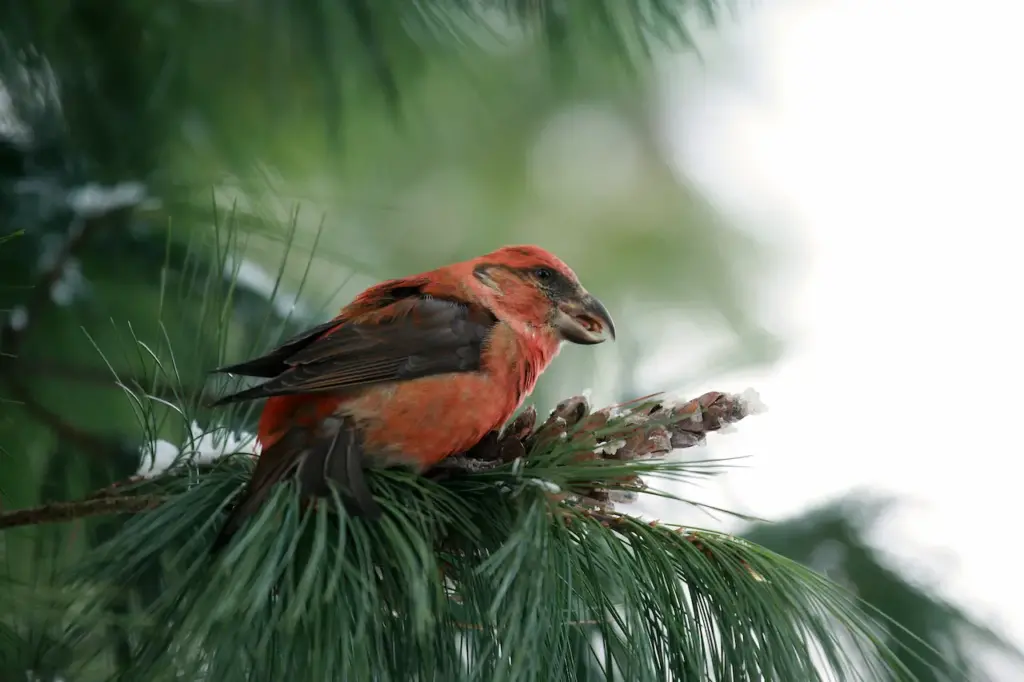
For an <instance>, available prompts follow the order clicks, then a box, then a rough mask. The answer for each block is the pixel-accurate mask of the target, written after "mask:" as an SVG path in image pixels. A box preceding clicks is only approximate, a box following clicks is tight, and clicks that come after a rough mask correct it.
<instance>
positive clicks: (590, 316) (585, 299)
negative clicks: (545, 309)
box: [554, 290, 615, 346]
mask: <svg viewBox="0 0 1024 682" xmlns="http://www.w3.org/2000/svg"><path fill="white" fill-rule="evenodd" d="M554 325H555V328H556V329H558V332H559V333H560V334H561V335H562V338H563V339H565V340H566V341H570V342H572V343H578V344H581V345H584V346H592V345H594V344H595V343H603V342H604V341H607V340H608V339H611V340H613V341H614V340H615V323H614V322H612V316H611V314H610V313H609V312H608V309H607V308H605V307H604V304H603V303H601V301H599V300H597V299H596V298H594V297H593V296H591V295H590V294H589V293H587V292H586V291H582V290H581V291H580V293H579V294H578V295H577V296H574V297H572V298H569V299H565V300H562V301H560V302H559V303H558V305H557V307H556V312H555V321H554Z"/></svg>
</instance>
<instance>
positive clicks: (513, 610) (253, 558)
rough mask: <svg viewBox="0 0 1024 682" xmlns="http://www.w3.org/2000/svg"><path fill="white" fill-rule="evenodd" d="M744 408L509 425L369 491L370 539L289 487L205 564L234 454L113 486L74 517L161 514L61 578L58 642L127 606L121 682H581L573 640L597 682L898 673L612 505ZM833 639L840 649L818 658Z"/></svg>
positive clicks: (235, 463) (721, 561)
mask: <svg viewBox="0 0 1024 682" xmlns="http://www.w3.org/2000/svg"><path fill="white" fill-rule="evenodd" d="M756 408H757V403H756V401H755V400H753V399H751V398H749V397H748V398H744V397H739V396H735V395H730V394H724V393H717V392H712V393H707V394H705V395H703V396H701V397H700V398H697V399H695V400H691V401H688V402H674V401H671V400H666V399H664V398H661V397H657V396H651V397H648V398H644V399H640V400H636V401H632V402H630V403H626V404H623V405H619V406H615V407H612V408H606V409H603V410H597V411H594V412H591V411H590V409H589V406H588V405H587V402H586V400H585V399H582V398H572V399H569V400H566V401H563V402H562V403H561V404H560V405H559V406H558V407H557V408H556V409H555V410H554V411H553V413H552V414H551V415H550V416H549V417H548V418H547V419H545V420H544V421H543V422H540V423H538V422H539V420H538V419H537V416H536V413H535V412H533V411H532V410H526V411H524V412H523V413H522V414H521V415H519V416H518V417H517V418H516V419H514V420H513V421H512V422H511V423H510V424H509V425H508V426H507V427H506V428H505V429H503V431H502V433H500V434H492V435H491V436H489V437H488V438H487V439H485V441H484V442H482V443H481V444H480V445H479V446H478V447H476V448H473V450H471V451H470V452H468V453H466V454H465V455H463V456H462V457H459V458H456V459H453V460H452V461H450V462H447V463H446V464H445V466H443V467H440V468H439V469H438V470H435V471H432V472H428V475H426V476H420V475H417V474H414V473H412V472H406V471H403V470H399V469H395V470H371V471H370V472H368V480H369V483H370V485H371V488H372V489H373V493H374V496H375V498H376V499H377V501H378V502H379V503H380V504H381V506H382V508H383V509H384V516H383V517H382V519H381V520H380V521H377V522H368V521H366V520H364V519H360V518H353V517H350V516H349V515H348V513H347V511H346V509H345V506H344V504H343V503H342V501H341V497H340V495H339V494H337V492H332V494H331V496H330V497H329V498H328V499H326V500H324V501H322V502H323V503H318V504H315V505H308V504H305V503H304V502H303V501H302V500H300V499H299V497H298V492H297V491H298V489H297V487H296V486H295V485H294V484H292V483H286V484H284V485H282V486H279V487H278V488H277V489H276V490H275V491H274V492H273V493H272V494H271V496H270V498H269V499H268V500H267V502H266V505H265V506H264V507H263V509H262V510H261V511H260V512H259V513H258V514H257V515H256V517H255V518H253V519H252V520H251V521H250V522H249V523H248V524H247V525H246V526H245V527H243V528H242V529H241V530H240V532H239V533H238V534H237V535H236V536H235V538H234V539H233V541H232V543H231V544H230V545H228V546H227V547H226V548H225V550H224V551H223V552H222V553H220V554H218V555H215V556H214V555H211V553H210V545H211V543H212V541H213V538H214V536H215V535H216V534H217V532H218V530H219V526H220V524H221V523H222V521H221V519H222V517H223V513H224V511H225V509H227V508H228V507H229V505H230V503H231V500H232V499H233V498H234V496H235V495H236V493H237V492H238V490H239V489H240V487H241V486H242V485H244V484H245V482H246V480H247V478H248V477H249V476H250V475H251V470H252V467H253V458H252V457H234V456H228V457H225V458H223V459H221V460H218V461H216V462H214V463H213V464H212V465H204V466H203V467H201V468H198V467H195V466H192V465H188V464H186V465H184V466H181V465H179V466H175V467H173V468H172V469H170V470H168V471H167V472H165V473H164V474H162V475H160V476H157V477H155V478H151V479H144V480H138V481H126V482H125V483H124V484H123V485H121V486H117V487H116V488H113V489H111V488H108V489H104V490H102V491H97V493H94V497H93V499H92V500H88V501H86V503H85V504H87V507H88V508H90V509H95V508H101V507H103V505H104V504H109V505H110V507H108V508H109V509H122V508H120V507H118V506H117V503H116V500H118V499H119V498H120V497H121V496H124V499H125V500H126V501H125V504H126V505H129V506H130V505H135V504H138V505H139V506H140V507H145V505H146V504H148V503H149V502H152V503H153V504H155V505H156V506H155V507H152V508H144V509H142V508H140V509H138V510H137V511H139V512H141V513H135V514H134V515H132V516H130V517H129V518H128V519H127V521H126V523H125V524H124V526H123V527H122V528H121V530H120V531H119V532H118V533H117V535H115V536H114V537H113V538H112V539H111V540H110V541H109V542H108V543H106V544H105V545H103V546H101V547H98V548H96V549H95V550H94V551H92V552H90V554H89V556H88V557H87V560H86V562H85V563H84V564H83V565H82V566H80V567H78V569H77V570H76V572H75V578H74V580H73V581H72V583H71V584H70V585H69V586H68V587H69V590H71V593H82V594H88V595H90V597H89V603H88V604H83V607H82V609H81V610H80V611H76V613H79V614H80V615H79V616H76V617H75V619H74V624H73V627H72V628H71V630H70V631H69V637H71V638H72V639H73V640H74V641H78V640H77V639H75V638H81V637H88V638H89V640H90V641H91V642H93V643H94V644H95V643H96V638H97V637H101V635H97V634H96V633H100V632H103V631H105V630H104V628H103V627H101V624H102V623H107V622H109V619H110V618H111V617H113V616H112V615H111V614H112V613H113V606H112V605H114V604H115V603H116V604H124V603H125V594H126V591H127V592H128V593H131V594H134V595H135V596H134V597H133V598H132V599H135V600H137V602H138V603H140V604H142V605H143V606H144V611H142V612H138V611H134V612H132V613H133V614H134V615H132V614H128V615H125V616H123V618H129V617H130V622H129V621H124V626H125V627H126V628H128V629H129V630H130V631H132V632H134V633H136V635H137V636H133V638H132V642H133V644H132V650H131V655H130V657H129V658H130V660H131V661H132V669H131V674H132V677H131V679H133V680H134V679H139V680H142V679H147V680H149V679H164V678H166V679H171V678H180V677H181V676H185V677H189V678H190V679H196V680H219V681H220V680H225V681H228V682H233V681H234V680H239V681H240V680H245V679H252V678H254V677H258V678H260V679H278V678H284V677H287V678H290V679H291V678H294V679H373V678H375V677H381V676H383V677H389V678H391V679H427V678H439V679H453V680H455V679H464V678H467V679H468V677H474V676H475V677H474V678H475V679H495V680H500V679H505V680H513V679H514V680H516V681H517V682H519V681H526V682H540V681H541V680H547V679H552V678H553V677H557V678H565V679H578V678H577V677H575V676H576V675H577V673H576V672H574V671H576V670H577V669H578V666H579V664H580V662H581V661H580V659H578V656H579V655H584V656H585V657H586V656H592V654H590V653H586V654H572V653H570V651H576V649H574V648H573V647H575V646H576V644H573V642H576V640H577V639H578V637H580V636H585V638H587V641H590V638H592V637H593V636H598V637H599V638H600V640H601V641H602V642H603V646H604V651H605V654H604V655H605V659H604V661H603V662H602V661H601V660H600V659H594V661H592V663H593V664H594V665H596V666H597V667H598V668H603V669H605V670H608V669H616V670H619V671H620V672H621V674H622V675H623V676H624V677H625V678H626V679H631V680H638V681H639V682H653V681H654V680H663V679H666V678H667V677H673V678H675V679H700V678H707V677H711V678H713V679H764V680H766V681H772V680H774V681H785V682H791V681H792V680H796V679H800V680H819V679H825V678H824V677H823V669H822V668H821V667H820V666H821V661H824V665H825V666H826V667H827V668H831V669H832V670H841V671H844V672H845V673H846V674H847V677H849V678H853V679H882V677H880V673H879V671H880V670H882V669H889V668H893V667H894V666H895V667H896V668H898V667H899V664H898V663H895V662H894V661H895V658H894V656H893V654H892V652H890V651H889V650H888V649H886V648H885V647H884V646H882V645H881V644H880V643H879V640H878V639H877V637H876V636H875V635H874V630H873V629H872V628H874V627H875V624H874V622H873V621H872V620H871V619H870V618H868V617H867V616H866V615H865V614H864V613H863V612H862V611H860V610H858V608H857V607H856V605H855V602H854V601H853V600H852V598H851V597H849V595H845V594H844V593H842V591H841V590H840V589H839V588H837V587H836V586H834V585H832V584H831V583H828V582H827V581H826V580H825V579H824V578H821V577H820V576H817V575H815V574H812V573H810V572H808V571H806V570H805V569H802V568H801V567H799V566H797V565H796V564H794V563H793V562H790V561H788V560H786V559H783V558H782V557H779V556H777V555H774V554H772V553H771V552H768V551H766V550H764V549H763V548H760V547H757V546H756V545H753V544H751V543H749V542H746V541H743V540H740V539H738V538H734V537H730V536H728V535H723V534H721V533H716V532H713V531H708V530H701V529H693V528H679V527H674V526H671V525H667V524H661V523H657V522H649V521H646V520H641V519H637V518H633V517H631V516H629V515H626V514H623V513H621V512H619V511H617V510H616V509H615V508H614V499H615V497H616V495H619V494H622V493H631V494H643V493H644V488H643V486H641V485H638V482H639V478H640V477H641V476H645V477H664V478H676V479H679V478H683V477H688V476H704V475H707V474H708V472H709V462H707V461H706V460H698V461H691V462H687V461H679V460H672V461H670V460H667V459H665V458H664V457H662V456H661V455H662V454H664V453H665V452H666V451H667V450H668V449H671V448H672V446H673V443H678V444H679V446H680V447H688V446H692V445H693V444H695V443H697V442H700V441H701V440H702V439H703V438H704V437H705V435H706V433H708V432H709V431H713V430H716V429H720V428H721V427H722V426H723V425H725V424H727V423H730V422H734V421H737V420H739V419H742V418H744V417H745V416H747V415H749V414H752V413H754V412H756V411H757V410H756ZM662 494H664V493H662ZM157 498H159V500H162V502H159V503H158V499H157ZM128 500H130V502H129V501H128ZM129 511H131V510H129ZM144 585H154V586H155V585H159V586H160V587H159V589H158V590H156V591H155V592H153V591H152V590H151V588H145V587H144ZM106 588H109V590H110V592H109V595H110V596H109V599H108V598H107V597H104V596H102V595H104V594H105V593H106ZM147 589H149V590H150V591H149V592H147ZM97 595H99V596H97ZM147 595H148V596H147ZM108 601H109V602H110V605H111V606H110V607H109V608H108V607H107V606H104V604H107V602H108ZM129 601H131V600H129ZM118 617H119V618H121V616H118ZM119 622H120V621H119ZM241 624H244V625H241ZM837 627H838V628H839V629H841V630H843V631H844V632H845V633H846V635H844V637H845V636H847V635H848V636H849V640H844V641H849V642H852V643H853V644H852V645H849V646H843V647H840V646H839V645H838V644H837V642H838V641H839V639H837V637H838V636H837V634H836V628H837ZM574 633H575V634H574ZM578 633H585V635H580V634H578ZM109 646H110V648H113V647H114V646H115V643H114V642H111V643H110V645H109ZM271 651H272V652H273V654H272V655H271V654H270V652H271ZM580 651H583V650H580ZM585 651H586V652H590V651H591V649H590V648H589V646H588V647H587V648H586V650H585ZM812 651H813V652H816V653H812ZM467 656H468V657H469V659H470V661H471V662H470V663H469V664H467V663H466V657H467ZM467 665H470V666H471V668H470V669H467V668H466V666H467ZM856 666H866V668H862V669H863V670H866V677H859V674H858V673H857V672H854V671H856V670H858V668H857V667H856ZM826 674H827V673H826ZM907 679H911V678H907Z"/></svg>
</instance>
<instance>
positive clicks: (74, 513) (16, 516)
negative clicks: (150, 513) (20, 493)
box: [0, 495, 167, 528]
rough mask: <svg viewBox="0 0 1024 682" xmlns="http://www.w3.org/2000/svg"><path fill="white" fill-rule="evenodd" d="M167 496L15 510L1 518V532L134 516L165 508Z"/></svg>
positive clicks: (101, 499) (119, 498)
mask: <svg viewBox="0 0 1024 682" xmlns="http://www.w3.org/2000/svg"><path fill="white" fill-rule="evenodd" d="M166 500H167V496H166V495H133V496H125V497H100V498H97V499H92V500H78V501H76V502H54V503H52V504H44V505H40V506H38V507H29V508H27V509H16V510H14V511H9V512H4V513H2V514H0V528H15V527H17V526H32V525H38V524H42V523H62V522H64V521H74V520H76V519H84V518H86V517H89V516H106V515H110V514H135V513H138V512H141V511H146V510H148V509H153V508H154V507H156V506H158V505H160V504H162V503H163V502H165V501H166Z"/></svg>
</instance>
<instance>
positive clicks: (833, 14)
mask: <svg viewBox="0 0 1024 682" xmlns="http://www.w3.org/2000/svg"><path fill="white" fill-rule="evenodd" d="M769 4H770V7H762V9H760V10H758V11H756V12H750V11H749V10H748V11H745V12H742V13H741V17H742V26H740V27H738V28H736V29H735V30H732V31H729V32H728V33H727V39H726V41H724V42H725V43H726V44H725V45H724V46H716V47H714V49H709V51H708V52H707V54H706V56H707V58H708V63H709V67H708V68H709V70H710V73H709V74H708V75H707V76H706V77H705V78H704V79H703V80H700V79H698V86H697V88H696V89H695V88H694V87H693V83H694V79H693V78H692V74H690V76H688V77H687V79H686V80H685V82H684V81H682V80H681V81H680V82H681V84H680V85H679V88H681V89H686V90H688V92H689V95H688V96H687V97H688V98H689V99H690V100H691V101H690V106H693V107H694V108H695V109H696V112H695V115H694V116H691V117H689V120H688V126H687V137H686V139H685V140H682V141H681V150H682V152H683V153H684V154H685V156H686V158H687V159H688V164H687V165H688V169H689V172H690V173H692V174H694V175H696V177H697V178H698V180H699V182H701V184H703V185H705V188H706V189H707V191H709V193H710V194H711V195H712V196H713V197H715V198H716V199H717V200H718V201H720V202H721V203H722V204H723V205H724V206H725V207H726V208H727V210H729V211H731V212H734V213H735V215H736V216H737V217H738V218H739V219H740V220H741V221H744V222H746V223H747V224H748V225H752V226H757V225H759V224H762V225H763V224H764V223H765V222H768V221H769V220H768V216H772V217H771V219H770V221H771V222H775V221H776V220H777V218H775V217H774V216H777V215H778V214H779V212H780V211H781V212H783V213H785V214H787V215H788V216H789V220H788V222H789V223H790V224H791V225H792V226H793V227H794V229H796V230H797V234H796V236H797V238H798V239H800V240H801V241H802V243H803V244H804V247H805V250H806V255H807V258H806V259H805V262H804V267H805V269H803V270H800V269H799V268H798V269H797V270H796V271H795V275H794V276H795V277H796V282H797V284H796V286H790V287H789V288H788V296H787V297H786V298H784V299H782V300H781V301H780V302H779V303H777V304H776V305H777V307H778V308H779V311H781V312H784V313H785V314H786V316H788V318H789V319H788V323H790V324H793V323H795V327H794V330H795V331H794V336H795V338H794V341H793V342H792V345H791V348H790V353H789V356H788V357H787V358H786V359H785V360H784V361H782V362H781V363H779V364H778V365H777V366H776V367H775V368H774V369H773V371H772V372H771V374H770V376H764V377H742V378H739V379H737V380H735V381H732V379H729V380H726V381H725V382H724V383H725V384H726V387H727V388H736V389H742V388H743V387H744V386H746V385H748V384H750V385H754V386H756V387H757V388H758V390H759V391H760V392H761V394H762V396H763V398H764V400H765V402H767V403H768V405H769V407H770V412H769V413H768V414H766V415H764V416H759V417H755V418H752V419H750V420H748V421H746V422H744V423H743V424H741V425H740V427H739V430H738V432H737V433H734V434H729V435H726V436H721V437H718V438H716V439H715V440H714V442H713V444H712V446H713V447H714V448H715V454H716V455H721V456H734V455H751V456H753V457H752V459H751V460H749V461H748V462H747V463H745V466H746V467H747V469H746V470H743V471H736V472H733V473H730V474H728V489H727V491H726V492H725V493H723V495H724V496H725V497H723V498H719V497H718V496H717V495H715V494H712V493H710V492H709V493H708V494H707V495H705V496H704V497H703V499H705V500H707V501H717V502H720V503H723V504H724V505H725V506H727V507H731V508H734V509H742V510H745V511H749V512H751V513H754V514H757V515H760V516H764V517H767V518H776V519H778V518H782V517H784V516H786V515H789V514H792V513H796V512H798V511H800V510H801V509H803V508H806V507H807V506H808V505H810V504H813V503H817V502H821V501H824V500H826V499H828V498H832V497H834V496H836V495H839V494H842V493H844V492H847V491H850V490H851V489H853V488H857V487H866V488H869V489H871V490H874V491H883V492H894V493H898V494H900V495H902V496H905V497H906V498H908V499H911V500H913V501H914V502H913V503H912V504H908V505H907V508H906V509H905V510H904V511H903V512H900V513H898V514H895V515H893V516H892V517H890V518H889V519H888V520H887V522H886V524H885V526H884V527H883V528H880V529H879V533H878V535H877V536H876V537H877V540H878V542H879V543H885V544H886V545H887V546H888V547H890V548H891V549H892V550H893V551H894V552H895V554H896V555H897V556H898V557H899V558H900V560H901V561H903V560H905V561H912V562H914V563H915V564H916V568H915V570H914V575H916V576H918V577H921V578H923V579H926V580H929V581H934V583H935V584H936V585H937V586H938V587H939V588H940V590H941V591H942V592H943V593H944V594H945V595H947V596H950V597H953V598H954V599H955V600H956V601H958V602H960V603H962V604H963V605H964V606H966V607H967V608H968V610H969V611H970V612H972V613H973V614H975V615H976V616H979V617H981V618H982V619H984V621H985V622H987V623H988V624H989V625H992V626H995V627H1002V628H1003V629H1004V630H1005V632H1006V634H1008V635H1009V636H1011V637H1012V638H1013V639H1014V640H1016V641H1017V642H1018V643H1020V644H1021V645H1024V587H1022V583H1021V580H1020V579H1019V574H1020V571H1021V569H1020V560H1021V557H1019V556H1015V555H1016V553H1017V552H1018V551H1019V550H1018V549H1017V547H1019V543H1018V535H1019V533H1020V525H1019V523H1018V518H1020V516H1021V511H1020V509H1021V500H1020V499H1018V498H1017V496H1018V495H1022V496H1024V488H1022V486H1021V483H1020V482H1019V478H1020V475H1021V472H1022V471H1024V469H1022V467H1021V462H1020V460H1021V459H1022V458H1024V444H1022V443H1021V442H1020V440H1019V439H1018V438H1017V437H1016V434H1015V432H1014V431H1013V427H1011V426H1010V425H1011V424H1012V422H1013V421H1015V413H1014V410H1015V405H1017V404H1018V403H1019V401H1020V396H1021V390H1020V386H1021V382H1022V379H1024V367H1022V363H1024V361H1022V357H1024V333H1022V330H1021V329H1020V327H1019V325H1021V324H1024V322H1022V320H1021V318H1022V315H1021V312H1020V311H1021V310H1022V308H1024V306H1022V305H1021V304H1020V302H1019V299H1020V298H1021V297H1022V296H1024V276H1022V274H1021V272H1022V270H1024V248H1022V247H1024V237H1022V230H1024V201H1022V198H1024V195H1021V197H1019V196H1018V193H1019V192H1021V190H1022V185H1024V168H1022V163H1024V39H1022V38H1021V33H1020V27H1021V26H1022V25H1024V4H1021V3H1015V2H1011V1H1009V0H975V2H973V3H969V4H966V3H954V2H952V1H951V0H801V1H796V0H781V1H780V0H775V2H772V3H769ZM737 54H738V57H737ZM730 55H731V56H730ZM736 64H739V69H737V68H736ZM723 69H724V70H725V71H727V73H725V74H724V75H723V74H722V73H721V71H722V70H723ZM695 90H696V96H694V93H695ZM693 100H696V101H693ZM710 384H711V385H709V388H710V387H713V388H719V389H720V388H721V387H722V384H723V382H722V381H714V382H710ZM1001 679H1006V680H1010V679H1012V680H1020V679H1024V673H1017V674H1012V673H1011V674H1009V676H1007V677H1004V678H1001Z"/></svg>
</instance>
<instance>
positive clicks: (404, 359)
mask: <svg viewBox="0 0 1024 682" xmlns="http://www.w3.org/2000/svg"><path fill="white" fill-rule="evenodd" d="M332 324H333V326H332ZM495 324H497V320H496V319H495V317H494V315H492V314H491V313H490V312H489V311H488V310H486V309H484V308H480V307H478V306H473V305H467V304H465V303H461V302H457V301H450V300H445V299H439V298H431V297H417V298H412V299H404V300H401V301H398V302H396V303H394V304H392V305H389V306H387V307H385V308H382V309H381V310H379V311H375V312H372V313H369V314H366V315H363V316H362V317H360V318H359V319H358V320H357V321H354V322H348V323H342V324H339V323H337V322H335V323H328V324H327V325H323V326H321V328H317V329H314V330H310V331H309V332H306V333H305V334H302V335H300V336H297V337H295V339H293V340H291V341H289V342H288V343H286V344H284V345H283V346H281V347H280V348H278V349H275V350H273V351H271V352H270V353H268V354H267V355H265V356H263V357H261V358H256V359H254V360H250V361H248V362H244V363H241V364H239V365H234V366H233V367H225V368H223V369H222V370H221V371H225V372H229V371H232V370H233V369H234V368H237V369H238V371H239V372H241V371H242V370H244V371H245V372H246V373H248V374H250V375H254V376H267V377H268V378H270V381H267V382H265V383H263V384H261V385H259V386H255V387H253V388H250V389H246V390H244V391H240V392H238V393H234V394H232V395H228V396H225V397H223V398H221V399H219V400H217V401H216V402H215V403H213V404H214V405H223V404H225V403H230V402H236V401H239V400H254V399H258V398H266V397H269V396H276V395H291V394H296V393H316V392H320V391H336V390H340V389H345V388H352V387H357V386H367V385H370V384H377V383H383V382H389V381H403V380H409V379H417V378H420V377H426V376H432V375H435V374H446V373H449V372H474V371H477V370H479V369H480V361H481V352H482V350H483V346H484V342H485V341H486V339H487V337H488V335H489V334H490V333H491V330H492V329H493V328H494V325H495ZM271 372H273V373H271Z"/></svg>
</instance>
